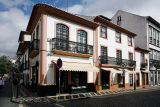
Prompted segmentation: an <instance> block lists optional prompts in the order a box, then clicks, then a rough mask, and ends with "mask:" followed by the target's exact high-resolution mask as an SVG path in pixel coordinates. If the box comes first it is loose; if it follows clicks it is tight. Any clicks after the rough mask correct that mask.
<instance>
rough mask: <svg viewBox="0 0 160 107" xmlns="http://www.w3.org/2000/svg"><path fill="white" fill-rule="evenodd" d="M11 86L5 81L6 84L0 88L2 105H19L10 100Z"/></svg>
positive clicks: (7, 106)
mask: <svg viewBox="0 0 160 107" xmlns="http://www.w3.org/2000/svg"><path fill="white" fill-rule="evenodd" d="M9 90H10V86H9V83H8V82H5V86H4V87H3V88H2V89H0V107H18V106H19V104H16V103H12V102H10V91H9Z"/></svg>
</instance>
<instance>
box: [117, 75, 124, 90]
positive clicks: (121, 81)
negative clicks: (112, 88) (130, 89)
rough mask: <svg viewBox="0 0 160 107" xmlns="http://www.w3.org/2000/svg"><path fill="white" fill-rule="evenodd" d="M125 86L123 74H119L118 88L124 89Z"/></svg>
mask: <svg viewBox="0 0 160 107" xmlns="http://www.w3.org/2000/svg"><path fill="white" fill-rule="evenodd" d="M124 86H125V77H124V76H122V74H118V87H119V88H123V87H124Z"/></svg>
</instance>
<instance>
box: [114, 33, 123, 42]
mask: <svg viewBox="0 0 160 107" xmlns="http://www.w3.org/2000/svg"><path fill="white" fill-rule="evenodd" d="M117 33H119V34H120V36H119V37H120V38H119V39H120V41H117ZM115 41H116V42H117V43H122V37H121V32H119V31H116V33H115Z"/></svg>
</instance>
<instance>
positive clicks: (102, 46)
mask: <svg viewBox="0 0 160 107" xmlns="http://www.w3.org/2000/svg"><path fill="white" fill-rule="evenodd" d="M100 47H101V56H106V57H107V56H108V47H107V46H104V45H101V46H100ZM102 48H106V55H102Z"/></svg>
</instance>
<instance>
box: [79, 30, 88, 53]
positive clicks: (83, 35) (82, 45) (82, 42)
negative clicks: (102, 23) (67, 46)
mask: <svg viewBox="0 0 160 107" xmlns="http://www.w3.org/2000/svg"><path fill="white" fill-rule="evenodd" d="M78 43H79V44H78V52H80V53H86V52H87V32H85V31H84V30H78Z"/></svg>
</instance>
